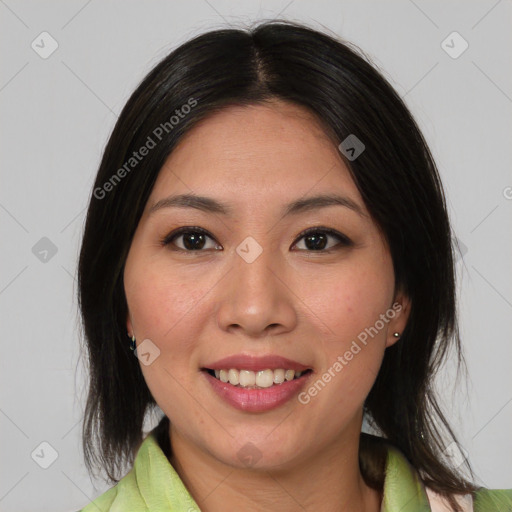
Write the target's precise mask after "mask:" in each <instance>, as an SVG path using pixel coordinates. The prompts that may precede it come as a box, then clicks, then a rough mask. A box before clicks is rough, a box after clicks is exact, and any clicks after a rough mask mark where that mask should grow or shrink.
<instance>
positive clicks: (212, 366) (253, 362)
mask: <svg viewBox="0 0 512 512" xmlns="http://www.w3.org/2000/svg"><path fill="white" fill-rule="evenodd" d="M230 368H237V369H239V370H251V371H253V372H259V371H263V370H277V369H279V368H284V369H286V370H295V371H296V372H303V371H306V370H310V369H311V367H310V366H306V365H304V364H302V363H299V362H298V361H293V360H292V359H288V358H286V357H282V356H278V355H273V354H268V355H265V356H253V355H250V354H236V355H233V356H229V357H225V358H223V359H219V360H217V361H214V362H211V363H207V364H205V365H204V366H203V367H202V368H201V369H202V370H224V369H230Z"/></svg>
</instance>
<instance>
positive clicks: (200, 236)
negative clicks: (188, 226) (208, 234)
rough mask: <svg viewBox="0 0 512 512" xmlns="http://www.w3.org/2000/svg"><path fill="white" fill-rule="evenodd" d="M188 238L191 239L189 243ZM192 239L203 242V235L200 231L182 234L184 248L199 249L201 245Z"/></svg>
mask: <svg viewBox="0 0 512 512" xmlns="http://www.w3.org/2000/svg"><path fill="white" fill-rule="evenodd" d="M189 240H192V242H191V243H189ZM194 240H195V241H196V242H198V241H200V242H203V243H204V235H203V234H202V233H187V234H185V235H183V245H184V246H185V248H186V249H189V250H194V249H201V247H202V245H199V246H198V245H197V243H196V244H194Z"/></svg>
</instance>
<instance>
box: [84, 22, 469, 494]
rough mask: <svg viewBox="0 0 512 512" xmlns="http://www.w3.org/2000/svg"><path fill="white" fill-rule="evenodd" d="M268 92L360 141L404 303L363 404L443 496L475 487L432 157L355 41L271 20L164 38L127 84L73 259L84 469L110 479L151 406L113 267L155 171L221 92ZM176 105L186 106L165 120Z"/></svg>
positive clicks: (232, 96) (374, 474) (448, 238)
mask: <svg viewBox="0 0 512 512" xmlns="http://www.w3.org/2000/svg"><path fill="white" fill-rule="evenodd" d="M269 100H281V101H287V102H291V103H294V104H296V105H300V106H302V107H305V108H306V109H308V110H309V111H310V112H311V113H313V114H314V115H315V116H316V117H317V118H318V120H319V121H320V122H321V123H322V125H323V126H324V127H325V131H326V133H327V134H328V135H329V136H330V137H331V138H332V140H333V143H335V144H336V145H338V144H340V142H341V141H343V140H344V139H345V138H346V137H347V136H349V135H351V134H355V135H356V136H357V137H358V138H359V139H360V140H361V141H363V143H364V145H365V150H364V152H363V153H362V154H361V155H360V156H359V157H358V158H357V159H355V160H353V161H350V160H349V159H346V164H347V166H348V168H349V170H350V172H351V175H352V177H353V179H354V182H355V184H356V185H357V187H358V190H359V192H360V194H361V196H362V198H363V200H364V201H365V204H366V206H367V209H368V211H369V212H370V214H371V216H372V218H373V220H374V221H375V223H376V225H377V226H378V227H379V229H381V231H382V232H383V233H384V234H385V237H386V239H387V242H388V245H389V247H390V251H391V255H392V259H393V265H394V271H395V277H396V280H395V288H396V290H402V291H403V292H404V293H406V294H407V295H408V297H409V299H410V300H411V311H410V317H409V320H408V323H407V326H406V328H405V330H404V332H403V333H402V336H401V338H400V340H399V341H398V342H396V343H395V344H394V345H393V346H391V347H389V348H388V349H387V350H386V352H385V356H384V360H383V363H382V367H381V368H380V372H379V374H378V376H377V379H376V381H375V384H374V386H373V388H372V389H371V391H370V393H369V395H368V397H367V399H366V401H365V404H364V410H365V415H366V417H367V418H368V419H369V421H370V422H371V423H372V424H373V425H374V426H375V428H376V429H377V430H378V431H379V432H380V434H381V435H382V436H383V437H385V438H387V439H388V440H389V442H391V443H392V444H394V445H395V446H396V447H398V448H399V449H400V450H401V451H402V452H403V453H404V454H405V456H406V457H407V459H408V460H409V461H410V463H411V464H412V466H413V467H414V468H416V469H417V470H418V471H419V472H420V475H421V477H422V479H423V481H424V482H425V484H427V485H428V486H430V487H431V488H432V489H434V490H435V491H437V492H439V493H441V494H444V495H447V496H449V495H450V494H452V493H455V494H456V493H468V492H471V491H473V490H475V489H477V487H476V486H475V485H474V484H472V483H471V482H470V481H468V480H466V479H465V477H464V476H463V475H462V473H461V471H460V469H459V468H455V467H451V466H450V461H449V459H446V458H445V457H443V454H442V453H443V450H444V448H445V446H446V445H447V444H449V442H450V441H453V440H456V438H455V435H454V434H453V432H452V430H451V429H450V426H449V424H448V422H447V420H446V419H445V417H444V415H443V413H442V411H441V408H440V406H439V405H438V400H437V398H436V395H435V392H434V388H433V377H434V375H435V374H436V372H437V370H438V369H439V367H440V365H441V363H442V362H443V361H444V359H445V358H446V357H447V354H448V352H449V351H448V349H449V348H450V347H453V348H454V349H455V353H456V358H457V362H458V365H459V366H458V368H459V369H460V368H461V366H463V363H464V359H463V355H462V353H461V347H460V339H459V332H458V327H457V311H456V296H455V295H456V288H455V269H454V258H453V253H452V250H453V249H452V233H451V228H450V223H449V219H448V214H447V210H446V204H445V197H444V193H443V189H442V185H441V180H440V177H439V175H438V171H437V169H436V165H435V163H434V160H433V158H432V156H431V153H430V151H429V149H428V147H427V144H426V142H425V140H424V138H423V136H422V134H421V132H420V130H419V128H418V126H417V124H416V122H415V121H414V119H413V117H412V116H411V114H410V112H409V110H408V109H407V107H406V106H405V104H404V102H403V101H402V99H401V98H400V97H399V96H398V95H397V93H396V92H395V91H394V89H393V88H392V87H391V85H390V84H389V83H388V82H387V81H386V79H385V78H384V77H383V76H382V75H381V73H380V72H379V71H377V70H376V68H375V67H374V66H373V65H372V64H371V63H370V62H369V60H368V59H367V57H365V56H364V54H362V52H360V51H359V50H358V49H356V48H355V47H354V46H353V45H351V44H350V43H347V42H343V41H341V40H340V39H339V38H337V37H335V36H331V35H328V34H326V33H321V32H319V31H316V30H313V29H311V28H308V27H306V26H304V25H299V24H296V23H291V22H287V21H281V20H280V21H273V22H265V23H260V24H258V25H257V26H255V27H253V28H251V29H239V30H238V29H225V30H215V31H211V32H208V33H205V34H203V35H200V36H198V37H196V38H194V39H192V40H190V41H188V42H186V43H185V44H183V45H181V46H180V47H178V48H177V49H175V50H174V51H172V52H171V53H170V54H169V55H168V56H166V57H165V58H164V59H163V60H162V61H161V62H160V63H159V64H157V65H156V67H154V69H152V70H151V71H150V73H149V74H148V75H147V76H146V77H145V78H144V79H143V81H142V83H141V84H140V85H139V86H138V87H137V89H136V90H135V92H134V93H133V94H132V96H131V97H130V99H129V100H128V102H127V104H126V106H125V107H124V109H123V111H122V112H121V115H120V116H119V119H118V121H117V123H116V126H115V128H114V130H113V132H112V134H111V136H110V139H109V141H108V144H107V145H106V148H105V151H104V154H103V158H102V161H101V164H100V167H99V170H98V173H97V177H96V181H95V184H94V189H93V192H92V194H91V198H90V203H89V208H88V212H87V219H86V225H85V230H84V234H83V243H82V247H81V253H80V260H79V292H78V293H79V305H80V308H81V315H82V319H83V328H84V338H85V343H86V350H87V355H88V363H89V372H90V387H89V394H88V398H87V403H86V410H85V421H84V427H83V448H84V454H85V459H86V464H87V467H88V469H89V471H91V470H92V468H93V467H94V466H95V465H96V466H98V467H100V468H102V469H103V470H105V471H106V473H107V475H108V477H109V479H110V481H111V482H115V481H118V479H119V478H118V477H119V476H122V475H123V471H124V465H123V464H124V463H125V462H126V463H127V464H131V463H132V461H133V457H134V455H135V452H136V449H137V447H138V446H139V445H140V442H141V441H142V435H143V432H142V426H143V422H144V419H145V417H146V414H147V412H148V409H152V408H154V406H155V401H154V399H153V397H152V396H151V394H150V392H149V390H148V387H147V385H146V383H145V381H144V378H143V375H142V373H141V370H140V366H139V362H138V360H137V358H136V357H134V356H133V354H132V352H131V351H130V349H129V340H128V338H127V336H126V317H127V304H126V298H125V294H124V287H123V269H124V264H125V260H126V257H127V254H128V251H129V248H130V244H131V240H132V237H133V234H134V232H135V229H136V227H137V224H138V222H139V219H140V217H141V214H142V211H143V209H144V206H145V204H146V202H147V199H148V197H149V194H150V193H151V190H152V187H153V185H154V183H155V180H156V178H157V175H158V173H159V171H160V169H161V168H162V165H163V164H164V162H165V160H166V158H167V157H168V156H169V154H170V153H171V152H172V150H173V148H174V147H175V146H176V144H177V143H178V141H179V140H180V139H181V138H182V136H183V135H184V134H185V133H187V132H188V131H189V130H190V129H191V128H192V127H193V126H195V125H196V124H197V122H198V121H200V120H201V119H204V118H205V117H207V116H209V115H211V114H212V113H214V112H217V111H219V110H221V109H223V108H225V107H227V106H229V105H252V104H259V103H264V102H267V101H269ZM185 105H188V106H189V107H190V108H188V109H185V108H184V106H185ZM177 111H178V113H179V112H181V113H183V112H184V111H185V112H187V113H186V115H180V116H179V121H177V122H173V121H172V118H171V116H173V115H174V116H175V117H176V116H177ZM176 119H177V118H176ZM176 119H175V120H174V121H176ZM166 123H167V124H166ZM157 127H160V131H157V132H156V133H158V134H159V135H160V138H159V140H158V143H157V144H156V146H155V147H154V148H153V149H151V151H149V153H148V154H147V156H145V157H144V159H142V160H141V161H137V163H136V164H135V162H131V163H133V164H135V165H134V166H131V165H130V166H127V162H129V161H130V158H131V157H132V155H133V152H134V151H138V150H139V148H141V147H142V146H143V145H145V144H146V143H147V141H148V137H152V138H153V139H155V138H156V135H155V130H156V129H157ZM120 169H124V170H125V172H122V171H118V170H120ZM114 175H115V176H114ZM365 447H366V444H365V443H362V445H361V468H362V470H363V474H366V475H367V477H368V481H369V482H372V483H373V485H375V486H377V487H378V486H379V485H381V484H382V478H383V475H382V458H379V457H378V456H377V455H378V454H377V453H375V454H374V458H373V459H372V458H371V457H367V456H363V452H364V450H365ZM372 460H374V462H372ZM466 467H467V469H469V471H470V473H471V475H472V474H473V473H472V471H471V467H470V466H469V464H466ZM379 482H380V483H379ZM452 503H453V502H452Z"/></svg>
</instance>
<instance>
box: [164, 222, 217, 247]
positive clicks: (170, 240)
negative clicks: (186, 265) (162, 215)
mask: <svg viewBox="0 0 512 512" xmlns="http://www.w3.org/2000/svg"><path fill="white" fill-rule="evenodd" d="M179 239H182V242H181V247H180V246H179V245H178V246H177V250H180V251H185V252H194V251H195V252H201V251H202V250H203V249H205V245H207V240H208V239H210V240H214V239H213V237H211V236H210V235H209V234H208V232H207V231H206V230H204V229H202V228H198V227H182V228H179V229H177V230H175V231H173V232H172V233H170V234H169V235H167V236H166V237H165V238H164V239H163V240H162V242H161V243H162V245H169V244H174V245H177V244H176V243H175V241H176V240H179ZM217 247H218V246H216V245H215V244H214V245H213V247H206V249H216V248H217Z"/></svg>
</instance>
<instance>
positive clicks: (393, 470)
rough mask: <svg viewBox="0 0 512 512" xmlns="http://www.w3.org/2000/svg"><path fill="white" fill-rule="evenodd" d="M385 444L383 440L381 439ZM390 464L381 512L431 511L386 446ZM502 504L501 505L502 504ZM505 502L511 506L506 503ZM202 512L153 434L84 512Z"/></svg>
mask: <svg viewBox="0 0 512 512" xmlns="http://www.w3.org/2000/svg"><path fill="white" fill-rule="evenodd" d="M382 441H384V440H382ZM386 447H387V461H386V475H385V480H384V489H383V491H384V492H383V500H382V507H381V512H396V511H397V510H399V511H400V512H431V508H430V505H429V501H428V497H427V493H426V490H425V486H424V485H423V483H422V482H421V480H420V479H419V475H418V473H417V471H416V470H414V468H413V467H412V466H411V465H410V464H409V462H408V461H407V459H406V458H405V456H404V455H403V454H402V453H401V452H400V451H399V450H397V449H396V448H394V447H393V446H391V445H389V444H386ZM498 493H501V494H499V496H500V499H505V500H508V499H510V500H511V501H510V503H512V491H491V490H486V489H482V494H481V495H480V498H478V494H477V500H476V501H475V512H478V511H479V510H486V512H487V510H489V511H491V510H506V509H501V508H494V507H492V508H480V506H477V505H478V504H479V501H481V500H482V499H484V498H485V499H486V501H485V503H490V504H494V503H497V502H495V501H487V500H488V499H495V498H496V496H498ZM500 503H501V502H500ZM506 503H509V501H507V502H506ZM127 510H130V512H169V511H172V512H200V510H201V509H200V508H199V506H198V505H197V503H196V502H195V501H194V499H193V498H192V496H191V495H190V493H189V492H188V490H187V488H186V487H185V485H184V483H183V482H182V480H181V478H180V477H179V475H178V473H177V472H176V471H175V469H174V468H173V467H172V465H171V464H170V463H169V460H168V459H167V457H166V455H165V454H164V452H163V451H162V449H161V448H160V445H159V444H158V441H157V439H156V437H155V435H154V433H153V432H151V433H149V434H148V435H147V437H146V438H145V439H144V441H143V442H142V444H141V446H140V448H139V450H138V452H137V456H136V457H135V461H134V464H133V468H132V469H131V470H130V472H129V473H128V474H127V475H126V476H125V477H124V478H122V479H121V480H120V481H119V482H118V483H117V485H115V486H114V487H112V488H111V489H109V490H108V491H107V492H105V493H104V494H102V495H101V496H99V497H98V498H97V499H96V500H94V502H92V503H90V504H89V505H87V506H86V507H85V508H84V509H82V511H81V512H107V511H110V512H126V511H127Z"/></svg>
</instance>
